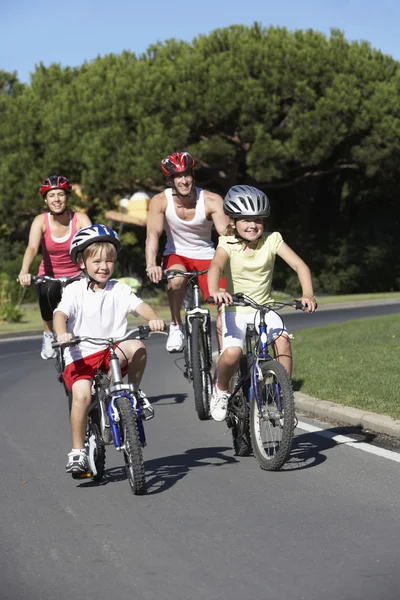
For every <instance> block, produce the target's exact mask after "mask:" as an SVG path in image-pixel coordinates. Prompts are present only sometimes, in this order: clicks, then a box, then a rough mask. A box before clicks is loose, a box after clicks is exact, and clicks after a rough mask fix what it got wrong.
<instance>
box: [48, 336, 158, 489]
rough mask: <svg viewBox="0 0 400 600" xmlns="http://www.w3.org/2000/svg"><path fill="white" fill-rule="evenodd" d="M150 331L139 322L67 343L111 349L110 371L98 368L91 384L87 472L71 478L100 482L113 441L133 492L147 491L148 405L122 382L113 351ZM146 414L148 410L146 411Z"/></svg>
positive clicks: (87, 433)
mask: <svg viewBox="0 0 400 600" xmlns="http://www.w3.org/2000/svg"><path fill="white" fill-rule="evenodd" d="M152 333H166V331H162V332H152V331H151V330H150V328H149V327H148V326H147V325H140V326H139V327H135V328H134V329H131V330H130V331H128V332H127V333H126V334H125V335H124V336H123V337H120V338H94V337H86V336H85V337H83V336H81V337H79V338H78V337H77V338H73V339H72V340H70V342H69V343H68V345H77V344H79V343H80V342H82V341H85V342H89V343H90V344H93V345H99V346H100V345H101V346H104V345H105V344H106V346H107V348H108V349H109V350H110V374H109V375H107V374H105V373H103V372H102V371H98V372H97V373H96V375H95V377H94V381H93V387H92V402H91V404H90V407H89V414H88V421H87V427H86V438H85V447H86V451H87V456H88V461H89V466H90V471H89V472H88V473H83V474H81V473H79V474H78V473H74V474H73V475H72V476H73V478H74V479H81V478H83V477H91V478H92V479H94V480H95V481H100V480H101V479H102V478H103V476H104V469H105V461H106V450H105V446H106V445H110V444H114V446H115V448H116V449H117V450H118V451H119V452H122V454H123V456H124V461H125V467H126V474H127V478H128V481H129V484H130V486H131V489H132V492H133V493H134V494H135V495H143V494H145V493H146V477H145V468H144V461H143V447H144V446H145V445H146V435H145V431H144V427H143V421H144V420H146V408H147V407H148V406H150V404H149V402H148V400H147V399H146V398H143V397H142V396H141V394H140V392H139V390H138V389H137V388H136V387H135V386H134V385H133V384H132V383H126V384H125V383H123V380H122V378H123V376H122V372H121V366H120V363H119V360H118V356H117V353H116V348H115V347H116V345H117V344H119V343H120V342H123V341H125V340H129V339H141V340H147V339H148V338H149V336H150V335H151V334H152ZM65 345H66V344H65V343H58V342H54V343H53V348H60V347H61V346H65ZM147 414H148V413H147Z"/></svg>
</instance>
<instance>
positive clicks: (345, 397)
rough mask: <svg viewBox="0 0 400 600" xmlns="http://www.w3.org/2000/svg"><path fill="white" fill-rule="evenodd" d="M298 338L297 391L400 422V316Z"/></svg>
mask: <svg viewBox="0 0 400 600" xmlns="http://www.w3.org/2000/svg"><path fill="white" fill-rule="evenodd" d="M294 337H295V339H294V340H293V342H292V349H293V356H294V363H293V364H294V368H293V383H294V388H295V390H299V391H301V392H304V393H305V394H309V395H311V396H315V397H317V398H320V399H321V400H330V401H332V402H337V403H339V404H344V405H348V406H352V407H355V408H360V409H363V410H368V411H372V412H376V413H380V414H386V415H389V416H391V417H394V418H397V419H399V418H400V368H399V365H400V315H388V316H385V317H372V318H368V319H360V320H357V321H348V322H346V323H342V324H335V325H328V326H325V327H317V328H314V329H304V330H302V331H298V332H296V333H295V336H294Z"/></svg>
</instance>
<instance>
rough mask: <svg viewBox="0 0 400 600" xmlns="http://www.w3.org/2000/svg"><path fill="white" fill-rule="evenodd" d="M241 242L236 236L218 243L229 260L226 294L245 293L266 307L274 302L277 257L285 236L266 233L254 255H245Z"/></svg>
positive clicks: (240, 309)
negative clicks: (273, 277) (272, 299)
mask: <svg viewBox="0 0 400 600" xmlns="http://www.w3.org/2000/svg"><path fill="white" fill-rule="evenodd" d="M238 241H239V240H237V239H236V238H235V237H234V236H225V235H223V236H221V237H220V238H219V242H218V247H219V248H223V249H224V250H225V252H226V253H227V254H228V256H229V259H228V262H227V263H226V265H225V269H224V275H225V276H226V284H227V285H226V289H227V292H229V293H231V294H236V293H237V292H242V293H244V294H246V295H247V296H250V298H252V299H253V300H254V301H255V302H257V303H258V304H266V303H267V302H268V300H271V287H272V276H273V273H274V265H275V256H276V253H277V251H278V250H279V247H280V245H281V244H282V242H283V239H282V236H281V234H280V233H278V232H277V231H274V233H263V235H262V236H261V237H260V239H259V240H258V244H257V248H256V249H255V251H254V254H252V255H250V254H245V253H244V250H243V246H242V244H241V243H240V242H239V243H238ZM232 242H233V243H232ZM225 309H226V310H228V311H233V312H252V311H253V310H254V309H252V308H250V307H247V306H229V307H225Z"/></svg>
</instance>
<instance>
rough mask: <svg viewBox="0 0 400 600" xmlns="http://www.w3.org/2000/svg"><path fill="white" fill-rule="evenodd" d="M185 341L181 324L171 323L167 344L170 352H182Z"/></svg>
mask: <svg viewBox="0 0 400 600" xmlns="http://www.w3.org/2000/svg"><path fill="white" fill-rule="evenodd" d="M184 343H185V336H184V335H183V331H182V329H181V326H180V325H179V324H178V325H175V324H174V323H171V325H170V326H169V335H168V339H167V343H166V345H165V347H166V349H167V350H168V352H182V350H183V346H184Z"/></svg>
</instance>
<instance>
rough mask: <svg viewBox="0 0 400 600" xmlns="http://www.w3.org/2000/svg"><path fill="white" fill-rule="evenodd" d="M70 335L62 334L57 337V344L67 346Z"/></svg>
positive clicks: (70, 338)
mask: <svg viewBox="0 0 400 600" xmlns="http://www.w3.org/2000/svg"><path fill="white" fill-rule="evenodd" d="M72 337H73V336H72V333H62V334H61V335H58V336H57V342H58V343H59V344H64V345H65V346H68V345H69V342H70V341H71V340H72Z"/></svg>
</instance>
